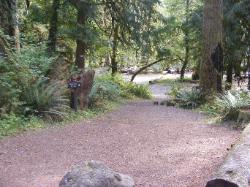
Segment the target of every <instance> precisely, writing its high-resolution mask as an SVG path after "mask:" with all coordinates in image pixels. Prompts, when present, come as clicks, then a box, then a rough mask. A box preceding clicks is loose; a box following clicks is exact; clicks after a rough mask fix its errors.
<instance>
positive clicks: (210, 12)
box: [200, 0, 223, 96]
mask: <svg viewBox="0 0 250 187" xmlns="http://www.w3.org/2000/svg"><path fill="white" fill-rule="evenodd" d="M204 3H205V4H204V10H203V56H202V63H201V69H200V87H201V89H202V92H203V95H204V96H209V95H212V94H213V93H215V92H220V91H221V90H222V87H221V85H222V84H221V82H222V72H223V70H221V69H222V67H223V50H222V46H221V44H222V9H223V0H206V1H205V2H204Z"/></svg>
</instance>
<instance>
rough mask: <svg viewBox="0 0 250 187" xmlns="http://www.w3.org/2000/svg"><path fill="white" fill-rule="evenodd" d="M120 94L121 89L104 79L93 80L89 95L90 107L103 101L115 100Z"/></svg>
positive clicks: (110, 80) (109, 80)
mask: <svg viewBox="0 0 250 187" xmlns="http://www.w3.org/2000/svg"><path fill="white" fill-rule="evenodd" d="M120 93H121V87H120V86H119V85H118V84H117V83H115V82H114V81H112V79H107V78H105V77H98V78H96V79H95V80H94V84H93V88H92V90H91V93H90V96H89V98H90V102H89V103H90V105H91V106H93V105H97V103H99V104H100V103H101V102H103V101H104V100H112V101H114V100H116V99H117V98H118V97H119V96H120Z"/></svg>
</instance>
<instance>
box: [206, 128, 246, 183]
mask: <svg viewBox="0 0 250 187" xmlns="http://www.w3.org/2000/svg"><path fill="white" fill-rule="evenodd" d="M249 183H250V124H249V125H248V126H247V127H246V128H245V130H244V131H243V133H242V136H241V138H240V139H239V141H238V142H237V143H236V144H235V145H234V147H233V148H232V150H231V151H230V152H229V154H228V156H227V157H226V159H225V161H224V163H223V164H222V165H221V166H220V168H219V169H218V171H217V172H216V173H215V175H214V176H213V178H212V179H211V180H210V181H208V183H207V184H206V187H249Z"/></svg>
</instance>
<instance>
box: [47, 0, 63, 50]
mask: <svg viewBox="0 0 250 187" xmlns="http://www.w3.org/2000/svg"><path fill="white" fill-rule="evenodd" d="M59 6H60V0H53V4H52V16H51V18H50V29H49V42H48V47H49V54H50V55H52V54H53V53H55V51H56V42H57V30H58V9H59Z"/></svg>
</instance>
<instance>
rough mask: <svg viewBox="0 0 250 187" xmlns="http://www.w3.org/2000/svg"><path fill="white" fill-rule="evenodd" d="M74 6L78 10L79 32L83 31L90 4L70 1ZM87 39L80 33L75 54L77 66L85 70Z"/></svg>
mask: <svg viewBox="0 0 250 187" xmlns="http://www.w3.org/2000/svg"><path fill="white" fill-rule="evenodd" d="M70 2H71V3H72V5H74V6H75V8H76V9H77V27H78V30H79V31H83V30H84V28H85V24H86V21H87V18H88V11H89V10H88V8H89V5H88V2H87V1H81V0H70ZM86 40H87V38H85V34H84V32H82V33H79V35H78V37H77V39H76V52H75V65H76V66H77V67H78V68H79V69H82V70H84V69H85V61H86V60H85V59H86V53H87V46H88V45H87V42H86Z"/></svg>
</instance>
